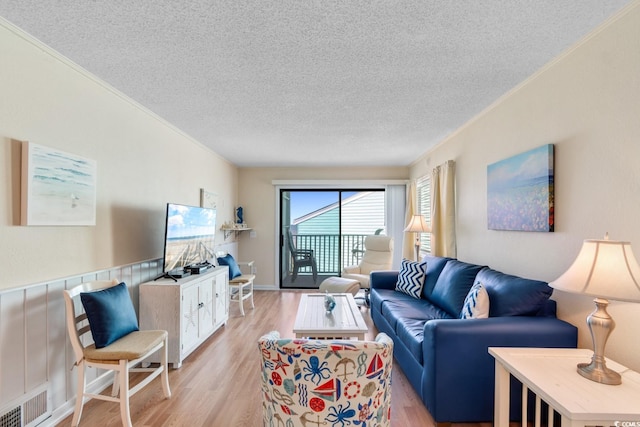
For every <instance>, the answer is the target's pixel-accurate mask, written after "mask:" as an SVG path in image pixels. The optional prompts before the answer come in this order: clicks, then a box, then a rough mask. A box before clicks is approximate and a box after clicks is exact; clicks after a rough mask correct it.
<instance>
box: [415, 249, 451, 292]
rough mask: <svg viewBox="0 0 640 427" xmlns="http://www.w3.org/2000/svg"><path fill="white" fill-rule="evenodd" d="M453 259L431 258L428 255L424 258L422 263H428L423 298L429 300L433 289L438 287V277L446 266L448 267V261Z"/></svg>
mask: <svg viewBox="0 0 640 427" xmlns="http://www.w3.org/2000/svg"><path fill="white" fill-rule="evenodd" d="M452 259H453V258H444V257H439V256H431V255H426V256H425V257H424V258H422V262H426V263H427V277H426V278H425V280H424V286H423V287H422V296H423V297H424V298H429V295H431V292H433V287H434V286H435V285H436V282H437V281H438V277H439V276H440V273H441V272H442V269H443V268H444V266H445V265H447V261H450V260H452Z"/></svg>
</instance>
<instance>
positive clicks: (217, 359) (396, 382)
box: [58, 291, 491, 427]
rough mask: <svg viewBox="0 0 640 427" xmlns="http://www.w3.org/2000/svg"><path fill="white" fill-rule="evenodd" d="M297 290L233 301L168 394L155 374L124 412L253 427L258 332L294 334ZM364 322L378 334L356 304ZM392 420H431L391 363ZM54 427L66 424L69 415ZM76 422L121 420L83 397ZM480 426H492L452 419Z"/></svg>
mask: <svg viewBox="0 0 640 427" xmlns="http://www.w3.org/2000/svg"><path fill="white" fill-rule="evenodd" d="M300 295H301V292H300V291H281V292H275V291H256V292H255V304H256V308H255V309H254V310H251V309H250V308H249V304H248V302H246V301H245V313H246V316H245V317H241V316H240V311H239V308H238V306H237V302H236V303H232V306H231V309H230V318H229V321H228V323H227V325H226V326H224V327H222V328H221V329H220V330H218V331H217V332H216V333H215V334H214V335H213V336H212V337H211V338H209V340H208V341H206V342H205V343H204V344H203V345H202V346H200V347H199V348H198V349H197V350H196V351H195V352H194V353H192V354H191V355H190V356H189V357H187V359H186V360H185V361H184V363H183V365H182V367H181V368H179V369H172V370H171V371H170V373H169V383H170V385H171V391H172V397H171V399H168V400H166V399H164V398H163V395H162V387H161V386H160V382H159V381H158V380H155V381H154V382H153V383H152V384H151V385H149V386H147V387H146V388H145V389H143V390H141V391H140V392H138V394H136V395H135V396H133V397H132V398H131V402H130V404H131V418H132V421H133V424H134V425H135V426H136V427H138V426H154V427H155V426H184V427H200V426H202V427H236V426H237V427H245V426H246V427H254V426H255V427H259V426H261V425H262V424H261V423H262V421H261V416H262V406H261V396H260V385H259V360H260V359H259V354H258V350H257V349H258V347H257V340H258V338H259V337H260V336H261V335H263V334H264V333H266V332H269V331H271V330H278V331H280V334H281V335H282V336H284V337H293V333H292V329H293V322H294V319H295V313H296V310H297V307H298V301H299V299H300ZM362 314H363V316H364V318H365V320H366V322H367V324H368V325H369V332H368V334H367V337H366V338H367V339H369V340H370V339H373V338H374V337H375V335H376V334H377V331H376V330H375V327H374V326H373V323H372V322H371V316H370V315H369V310H368V309H366V308H363V309H362ZM393 369H394V370H393V388H392V399H391V400H392V409H391V419H392V423H393V426H394V427H418V426H425V427H431V426H434V425H435V424H434V422H433V419H432V418H431V415H429V412H428V411H427V410H426V409H425V407H424V406H423V404H422V402H421V401H420V399H419V398H418V396H417V395H416V393H415V392H414V390H413V388H411V385H410V384H409V382H408V381H407V378H406V377H405V375H404V373H403V372H402V371H401V370H400V368H399V367H398V366H397V365H394V368H393ZM58 425H59V426H69V425H71V416H69V417H67V418H66V419H64V420H63V421H62V422H61V423H60V424H58ZM80 425H81V426H102V427H110V426H120V425H121V424H120V415H119V407H118V405H117V404H115V403H110V402H102V401H96V400H93V401H90V402H88V403H87V404H86V405H85V407H84V411H83V414H82V419H81V421H80ZM453 426H454V427H463V426H464V427H487V426H491V424H453Z"/></svg>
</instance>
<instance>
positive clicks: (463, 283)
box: [427, 259, 493, 317]
mask: <svg viewBox="0 0 640 427" xmlns="http://www.w3.org/2000/svg"><path fill="white" fill-rule="evenodd" d="M428 265H429V263H428V261H427V266H428ZM483 268H484V267H483V266H481V265H476V264H468V263H466V262H462V261H458V260H455V259H453V260H449V261H447V263H446V265H445V266H444V268H443V269H442V272H441V273H440V275H439V276H438V280H437V281H436V284H435V286H434V287H433V291H432V292H431V295H430V296H429V297H428V299H429V301H431V302H432V303H434V304H435V305H437V306H438V307H440V308H441V309H443V310H445V311H446V312H447V313H449V314H451V315H452V316H454V317H458V315H459V314H460V310H462V305H463V304H464V299H465V298H466V297H467V294H468V293H469V289H471V286H473V284H474V283H475V278H476V275H477V274H478V272H479V271H480V270H482V269H483ZM427 278H429V272H428V271H427ZM487 291H488V290H487ZM489 296H491V295H489ZM492 304H493V302H492Z"/></svg>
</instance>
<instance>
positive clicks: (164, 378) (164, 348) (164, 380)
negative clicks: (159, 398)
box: [160, 339, 171, 399]
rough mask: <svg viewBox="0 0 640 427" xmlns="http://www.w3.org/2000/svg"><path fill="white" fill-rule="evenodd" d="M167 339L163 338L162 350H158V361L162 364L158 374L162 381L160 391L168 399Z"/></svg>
mask: <svg viewBox="0 0 640 427" xmlns="http://www.w3.org/2000/svg"><path fill="white" fill-rule="evenodd" d="M167 341H168V340H167V339H165V340H164V344H163V346H162V350H160V363H161V364H162V367H163V369H162V373H161V374H160V380H161V382H162V392H163V393H164V397H165V398H167V399H169V398H170V397H171V389H170V388H169V362H168V360H169V355H168V352H169V350H168V348H167V344H168V343H167Z"/></svg>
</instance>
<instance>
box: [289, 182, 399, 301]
mask: <svg viewBox="0 0 640 427" xmlns="http://www.w3.org/2000/svg"><path fill="white" fill-rule="evenodd" d="M276 190H277V191H276V195H277V202H276V210H277V215H276V222H277V224H278V225H277V227H276V230H277V233H278V236H276V243H277V246H278V247H277V254H278V255H277V257H276V258H277V259H276V265H277V268H276V274H277V281H276V282H277V284H278V288H279V289H297V288H298V287H296V286H292V285H289V286H283V284H284V282H285V278H286V277H287V275H288V270H287V271H285V264H286V256H287V252H286V247H287V246H288V242H287V240H288V236H287V235H285V231H284V230H285V226H287V224H285V222H287V221H286V220H288V222H289V225H291V222H292V220H293V218H283V214H284V212H283V206H282V205H283V204H285V203H284V200H283V196H284V193H285V192H327V193H331V192H335V193H337V197H336V201H335V202H334V203H337V207H338V224H337V226H338V236H339V238H338V247H337V254H336V257H337V259H336V260H335V262H336V263H337V270H338V271H337V272H336V273H335V274H336V275H337V276H340V274H341V271H342V268H343V267H344V265H342V264H343V262H345V261H344V256H343V253H342V252H343V248H342V244H343V242H342V239H343V238H342V230H343V226H342V223H343V214H342V208H343V203H342V202H343V200H344V197H343V193H346V192H356V193H359V192H367V191H376V192H378V191H381V192H385V187H384V186H375V187H374V186H367V187H358V188H353V187H351V186H344V187H343V186H341V187H339V188H336V187H330V186H322V185H317V186H312V187H309V186H281V187H279V188H277V189H276ZM289 203H290V201H289ZM385 205H386V200H385ZM383 209H384V208H383ZM385 210H386V209H385ZM383 214H384V212H383ZM384 222H385V224H384V226H385V227H386V215H385V221H384ZM316 258H317V257H316ZM330 262H331V263H333V262H334V261H333V260H332V261H330ZM349 265H351V264H349ZM321 272H322V271H321ZM324 273H325V274H324V276H327V272H324ZM325 278H326V277H325ZM321 281H322V279H319V280H318V281H317V282H316V283H315V287H316V288H317V286H319V285H320V283H321ZM308 287H309V285H308V284H307V285H306V286H300V288H308ZM311 289H313V288H311Z"/></svg>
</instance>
